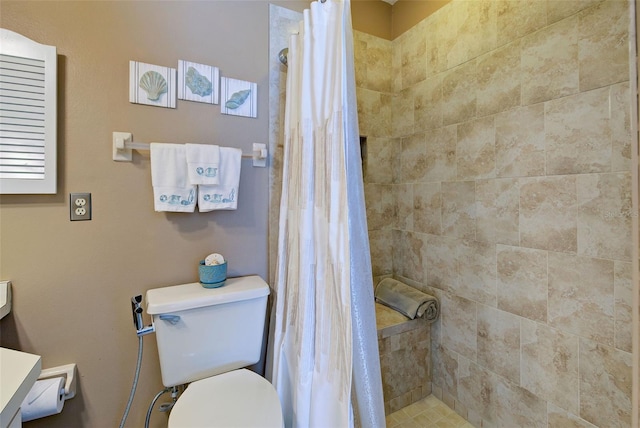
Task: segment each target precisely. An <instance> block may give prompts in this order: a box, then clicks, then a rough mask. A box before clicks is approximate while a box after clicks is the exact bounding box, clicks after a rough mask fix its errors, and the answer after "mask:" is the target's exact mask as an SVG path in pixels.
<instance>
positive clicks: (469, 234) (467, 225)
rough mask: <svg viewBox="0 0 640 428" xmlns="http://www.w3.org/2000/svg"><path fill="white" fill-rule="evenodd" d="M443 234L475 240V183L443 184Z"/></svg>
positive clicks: (457, 182) (456, 182) (455, 182)
mask: <svg viewBox="0 0 640 428" xmlns="http://www.w3.org/2000/svg"><path fill="white" fill-rule="evenodd" d="M441 189H442V233H443V234H444V235H447V236H452V237H457V238H465V239H474V238H475V236H476V209H475V183H474V182H473V181H453V182H443V183H442V187H441Z"/></svg>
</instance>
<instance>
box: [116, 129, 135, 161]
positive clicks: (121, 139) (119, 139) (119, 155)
mask: <svg viewBox="0 0 640 428" xmlns="http://www.w3.org/2000/svg"><path fill="white" fill-rule="evenodd" d="M131 139H132V135H131V133H130V132H114V133H113V160H114V161H116V162H131V161H132V160H133V151H132V150H131V149H130V148H127V147H126V144H127V143H130V142H131Z"/></svg>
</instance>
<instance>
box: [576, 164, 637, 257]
mask: <svg viewBox="0 0 640 428" xmlns="http://www.w3.org/2000/svg"><path fill="white" fill-rule="evenodd" d="M576 188H577V195H578V253H579V254H582V255H585V256H592V257H600V258H605V259H616V260H624V261H631V239H629V237H630V236H631V218H632V214H633V210H632V207H631V173H618V174H587V175H579V176H577V178H576Z"/></svg>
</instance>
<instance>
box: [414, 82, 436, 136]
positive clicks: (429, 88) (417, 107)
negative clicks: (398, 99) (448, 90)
mask: <svg viewBox="0 0 640 428" xmlns="http://www.w3.org/2000/svg"><path fill="white" fill-rule="evenodd" d="M413 91H414V92H413V93H414V104H413V112H414V118H415V124H414V127H415V130H416V131H426V130H431V129H436V128H440V127H441V126H442V76H441V75H436V76H433V77H430V78H428V79H426V80H424V81H422V82H420V83H418V84H417V85H416V86H415V87H414V88H413Z"/></svg>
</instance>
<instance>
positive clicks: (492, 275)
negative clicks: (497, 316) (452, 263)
mask: <svg viewBox="0 0 640 428" xmlns="http://www.w3.org/2000/svg"><path fill="white" fill-rule="evenodd" d="M454 292H455V293H456V294H457V295H459V296H462V297H464V298H466V299H469V300H473V301H475V302H478V303H483V304H485V305H489V306H493V307H495V306H496V305H497V297H496V249H495V245H494V244H487V243H484V242H479V241H472V240H464V241H463V242H462V244H461V245H458V276H457V278H456V281H455V283H454Z"/></svg>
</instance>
